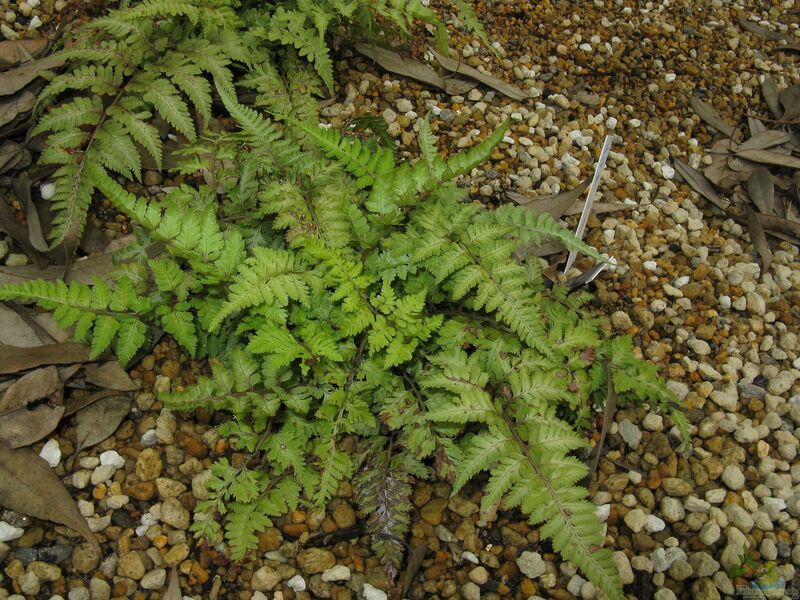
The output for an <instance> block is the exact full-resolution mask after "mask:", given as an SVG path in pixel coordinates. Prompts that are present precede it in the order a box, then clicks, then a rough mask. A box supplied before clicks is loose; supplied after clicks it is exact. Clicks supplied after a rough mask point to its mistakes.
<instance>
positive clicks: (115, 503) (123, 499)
mask: <svg viewBox="0 0 800 600" xmlns="http://www.w3.org/2000/svg"><path fill="white" fill-rule="evenodd" d="M128 502H130V498H129V497H128V496H126V495H125V494H116V495H114V496H108V497H107V498H106V506H108V508H111V509H114V510H115V509H117V508H122V507H123V506H125V505H126V504H127V503H128Z"/></svg>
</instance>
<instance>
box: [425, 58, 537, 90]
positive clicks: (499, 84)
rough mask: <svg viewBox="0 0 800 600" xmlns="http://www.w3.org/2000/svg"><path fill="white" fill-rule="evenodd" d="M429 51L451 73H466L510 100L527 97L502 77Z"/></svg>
mask: <svg viewBox="0 0 800 600" xmlns="http://www.w3.org/2000/svg"><path fill="white" fill-rule="evenodd" d="M430 52H431V54H433V56H434V58H435V59H436V60H437V61H439V64H440V65H442V66H443V67H444V68H445V69H447V70H448V71H452V72H453V73H457V74H459V75H466V76H467V77H469V78H470V79H475V80H476V81H480V82H481V83H482V84H484V85H487V86H489V87H490V88H492V89H494V90H497V91H498V92H500V93H501V94H503V95H505V96H508V97H509V98H511V99H512V100H525V99H526V98H528V97H529V94H527V93H525V92H523V91H522V90H521V89H519V88H517V87H514V86H513V85H511V84H510V83H507V82H505V81H503V80H502V79H499V78H497V77H495V76H493V75H488V74H487V73H481V72H480V71H478V69H475V68H473V67H471V66H469V65H468V64H466V63H464V62H462V61H460V60H457V59H454V58H450V57H449V56H445V55H444V54H441V53H439V52H437V51H436V50H431V51H430Z"/></svg>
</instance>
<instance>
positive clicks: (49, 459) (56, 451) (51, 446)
mask: <svg viewBox="0 0 800 600" xmlns="http://www.w3.org/2000/svg"><path fill="white" fill-rule="evenodd" d="M39 456H41V457H42V458H43V459H44V461H45V462H46V463H47V464H48V465H50V466H51V467H52V468H55V467H57V466H58V463H59V462H61V447H60V446H59V445H58V440H56V439H52V440H47V443H46V444H45V445H44V446H42V449H41V450H40V451H39Z"/></svg>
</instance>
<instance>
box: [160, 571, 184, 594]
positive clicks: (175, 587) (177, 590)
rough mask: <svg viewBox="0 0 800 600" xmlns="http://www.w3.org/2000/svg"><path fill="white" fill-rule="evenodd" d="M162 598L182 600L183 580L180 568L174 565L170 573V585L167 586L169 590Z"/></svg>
mask: <svg viewBox="0 0 800 600" xmlns="http://www.w3.org/2000/svg"><path fill="white" fill-rule="evenodd" d="M161 598H162V600H182V598H183V595H182V593H181V582H180V578H179V577H178V569H176V568H175V567H172V570H171V571H170V574H169V585H168V586H167V591H166V592H164V595H163V596H162V597H161Z"/></svg>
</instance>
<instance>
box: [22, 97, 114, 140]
mask: <svg viewBox="0 0 800 600" xmlns="http://www.w3.org/2000/svg"><path fill="white" fill-rule="evenodd" d="M102 110H103V107H102V102H101V100H100V98H98V97H91V98H87V97H85V96H78V97H77V98H74V99H73V100H71V101H69V102H67V103H65V104H62V105H61V106H59V107H58V108H54V109H53V110H52V111H50V112H49V113H48V114H46V115H44V116H43V117H42V118H41V119H39V122H38V123H37V124H36V127H34V128H33V130H32V131H31V133H30V135H31V136H34V135H37V134H39V133H42V132H46V131H65V130H74V129H77V128H78V127H80V126H82V125H97V123H98V122H99V121H100V116H101V113H102Z"/></svg>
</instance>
